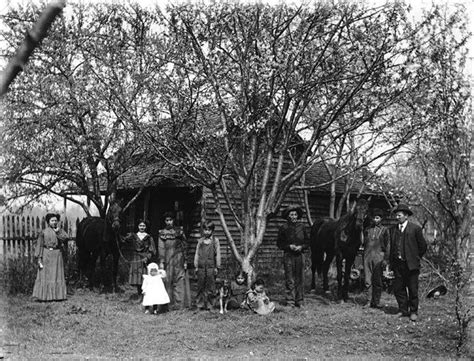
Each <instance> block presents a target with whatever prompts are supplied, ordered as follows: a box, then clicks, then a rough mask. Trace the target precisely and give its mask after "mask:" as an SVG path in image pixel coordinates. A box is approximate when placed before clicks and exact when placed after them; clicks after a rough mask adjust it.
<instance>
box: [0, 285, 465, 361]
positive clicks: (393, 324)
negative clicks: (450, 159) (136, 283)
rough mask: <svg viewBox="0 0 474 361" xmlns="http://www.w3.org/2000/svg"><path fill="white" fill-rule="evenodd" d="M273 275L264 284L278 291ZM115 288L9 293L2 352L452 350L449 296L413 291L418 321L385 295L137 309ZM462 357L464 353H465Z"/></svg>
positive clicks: (365, 353)
mask: <svg viewBox="0 0 474 361" xmlns="http://www.w3.org/2000/svg"><path fill="white" fill-rule="evenodd" d="M282 287H283V286H282V285H281V284H274V285H272V287H270V288H269V294H270V296H271V298H272V299H273V300H275V301H277V302H278V301H280V300H281V297H282V296H281V295H282V294H283V292H282V290H283V288H282ZM132 292H133V290H131V289H126V290H125V292H124V293H117V294H99V293H97V292H91V291H89V290H82V289H79V290H76V291H75V293H74V294H73V295H70V296H69V298H68V300H67V301H63V302H53V303H39V302H34V301H33V300H32V299H31V298H30V297H29V296H16V297H9V298H8V300H7V301H8V302H7V306H6V307H7V309H6V310H5V311H6V312H5V314H4V317H5V319H6V321H7V329H6V332H5V333H4V334H5V335H4V336H5V342H4V349H3V352H4V357H6V358H11V359H51V358H55V359H68V360H70V359H85V358H88V359H112V358H120V359H131V358H142V359H143V358H145V359H146V358H148V359H150V358H152V359H156V358H166V359H176V358H181V359H182V358H196V359H209V358H211V359H224V358H231V359H254V358H259V359H270V358H271V359H275V358H278V359H320V358H356V359H364V360H365V359H377V360H378V359H380V358H385V359H401V358H407V359H433V358H441V359H446V358H455V357H456V341H457V333H456V332H457V331H456V330H457V328H456V323H455V321H454V317H453V311H454V310H453V303H452V300H451V299H450V298H449V297H447V296H446V297H441V298H439V299H438V300H433V299H425V298H423V299H422V300H421V305H420V320H419V322H416V323H413V322H410V321H409V320H408V319H407V318H402V319H399V318H397V317H396V316H394V313H395V312H396V302H395V299H394V297H393V295H389V294H384V295H383V298H382V303H383V304H384V305H385V306H384V308H383V310H374V309H370V308H364V307H362V306H361V304H359V303H360V302H359V301H360V300H361V297H360V295H357V294H352V296H353V300H352V301H350V302H347V303H344V304H339V303H337V302H335V301H334V300H333V298H332V295H329V296H328V295H322V294H321V292H319V291H317V292H316V293H309V292H308V293H307V295H306V300H305V301H306V307H305V308H304V309H294V308H288V307H283V306H279V305H277V309H276V311H275V313H273V314H271V315H269V316H259V315H256V314H252V313H250V312H249V311H245V310H237V311H230V312H229V313H228V314H226V315H221V314H219V312H218V310H212V311H197V310H194V311H193V310H184V311H170V312H167V313H164V314H160V315H153V316H152V315H146V314H144V313H143V310H142V308H141V305H140V304H139V303H138V302H137V301H136V300H135V301H134V300H131V299H130V296H131V294H132ZM466 358H467V357H466Z"/></svg>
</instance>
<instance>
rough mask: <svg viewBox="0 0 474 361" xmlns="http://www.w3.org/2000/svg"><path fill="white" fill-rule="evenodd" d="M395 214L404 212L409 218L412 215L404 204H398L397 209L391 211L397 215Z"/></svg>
mask: <svg viewBox="0 0 474 361" xmlns="http://www.w3.org/2000/svg"><path fill="white" fill-rule="evenodd" d="M397 212H405V213H406V214H408V215H409V216H411V215H412V214H413V212H412V211H411V210H410V208H408V206H407V205H406V204H404V203H400V204H399V205H398V206H397V208H395V209H394V210H393V213H397Z"/></svg>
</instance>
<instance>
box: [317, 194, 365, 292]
mask: <svg viewBox="0 0 474 361" xmlns="http://www.w3.org/2000/svg"><path fill="white" fill-rule="evenodd" d="M368 208H369V207H368V202H367V201H366V200H365V199H359V200H358V201H357V203H356V204H355V207H353V209H352V210H351V211H350V212H349V213H347V214H345V215H344V216H342V217H341V218H340V219H339V220H335V219H332V218H320V219H317V220H316V221H315V222H314V224H313V226H312V227H311V236H310V242H311V273H312V280H311V289H315V288H316V281H315V272H316V271H317V272H318V275H319V276H321V274H322V277H323V289H324V291H325V292H327V291H328V290H329V283H328V271H329V266H330V265H331V262H332V260H333V258H334V256H336V269H337V299H338V300H343V301H347V300H348V298H349V296H348V290H349V277H350V273H351V269H352V265H353V264H354V260H355V258H356V256H357V252H358V250H359V247H360V245H361V244H362V237H363V228H364V220H365V218H366V216H367V211H368ZM343 261H344V263H345V267H344V268H345V270H344V272H343V270H342V265H343ZM343 275H344V284H343V283H342V278H343Z"/></svg>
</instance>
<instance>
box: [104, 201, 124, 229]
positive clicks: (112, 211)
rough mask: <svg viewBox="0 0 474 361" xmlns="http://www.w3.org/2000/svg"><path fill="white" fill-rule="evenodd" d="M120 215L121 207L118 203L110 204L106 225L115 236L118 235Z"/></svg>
mask: <svg viewBox="0 0 474 361" xmlns="http://www.w3.org/2000/svg"><path fill="white" fill-rule="evenodd" d="M121 213H122V207H121V206H120V204H119V203H118V202H113V203H111V204H110V207H109V210H108V212H107V216H106V220H107V224H108V225H109V226H110V227H111V228H112V230H113V232H114V233H115V234H119V233H120V224H121V223H120V215H121Z"/></svg>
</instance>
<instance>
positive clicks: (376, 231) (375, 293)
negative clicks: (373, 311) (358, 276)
mask: <svg viewBox="0 0 474 361" xmlns="http://www.w3.org/2000/svg"><path fill="white" fill-rule="evenodd" d="M372 217H373V218H372V220H373V224H372V226H371V227H370V228H368V229H367V234H366V236H365V237H364V276H365V277H364V279H365V289H366V292H367V295H368V299H369V300H370V307H372V308H380V297H381V296H382V271H383V267H382V264H383V261H384V259H385V258H388V257H385V252H386V250H387V248H388V245H389V242H390V235H389V232H388V229H387V228H386V227H385V226H383V225H382V218H383V211H382V210H381V209H379V208H375V209H374V210H373V211H372Z"/></svg>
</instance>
